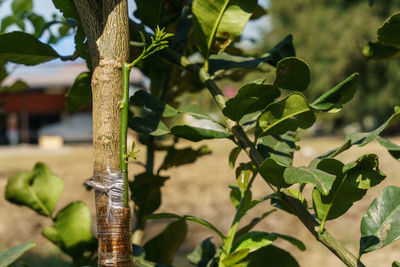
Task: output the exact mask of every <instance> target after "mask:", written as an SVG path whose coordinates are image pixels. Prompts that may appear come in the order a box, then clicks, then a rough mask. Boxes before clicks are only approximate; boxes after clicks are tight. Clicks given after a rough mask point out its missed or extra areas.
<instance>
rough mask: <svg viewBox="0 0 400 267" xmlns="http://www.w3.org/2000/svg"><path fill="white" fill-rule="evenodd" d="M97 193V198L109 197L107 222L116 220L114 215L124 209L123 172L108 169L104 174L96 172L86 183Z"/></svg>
mask: <svg viewBox="0 0 400 267" xmlns="http://www.w3.org/2000/svg"><path fill="white" fill-rule="evenodd" d="M86 184H87V185H88V186H91V187H92V188H93V189H94V191H95V192H96V198H97V197H99V196H100V195H102V194H105V195H107V198H108V205H107V216H106V222H107V223H109V222H110V221H113V220H114V215H113V214H114V213H115V212H117V210H119V209H123V208H124V201H123V195H124V176H123V174H122V173H121V171H119V170H118V171H113V170H110V169H109V168H107V169H106V170H105V171H102V172H95V173H94V175H93V177H92V178H91V179H90V180H89V181H87V182H86Z"/></svg>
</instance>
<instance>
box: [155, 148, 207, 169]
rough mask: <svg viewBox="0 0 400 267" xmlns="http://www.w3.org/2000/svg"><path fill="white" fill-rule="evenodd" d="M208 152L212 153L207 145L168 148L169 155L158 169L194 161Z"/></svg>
mask: <svg viewBox="0 0 400 267" xmlns="http://www.w3.org/2000/svg"><path fill="white" fill-rule="evenodd" d="M208 154H211V150H210V149H209V148H208V147H207V146H206V145H203V146H201V147H200V148H199V149H197V150H194V149H192V148H191V147H187V148H183V149H176V148H174V147H171V148H170V149H168V153H167V156H166V157H165V158H164V162H163V163H162V164H161V166H160V168H159V170H158V171H160V170H167V169H169V168H172V167H178V166H181V165H184V164H190V163H193V162H195V161H196V160H197V158H199V157H201V156H204V155H208Z"/></svg>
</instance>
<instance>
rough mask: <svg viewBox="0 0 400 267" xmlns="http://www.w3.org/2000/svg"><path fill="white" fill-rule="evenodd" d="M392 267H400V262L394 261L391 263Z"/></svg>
mask: <svg viewBox="0 0 400 267" xmlns="http://www.w3.org/2000/svg"><path fill="white" fill-rule="evenodd" d="M392 267H400V262H398V261H394V262H393V263H392Z"/></svg>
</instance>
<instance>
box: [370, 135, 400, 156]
mask: <svg viewBox="0 0 400 267" xmlns="http://www.w3.org/2000/svg"><path fill="white" fill-rule="evenodd" d="M375 140H376V141H377V142H378V143H379V144H380V145H381V146H383V147H384V148H386V149H387V150H388V151H389V153H390V155H392V157H393V158H395V159H397V160H400V146H398V145H396V144H395V143H392V142H390V141H389V140H387V139H384V138H382V137H380V136H377V137H376V139H375Z"/></svg>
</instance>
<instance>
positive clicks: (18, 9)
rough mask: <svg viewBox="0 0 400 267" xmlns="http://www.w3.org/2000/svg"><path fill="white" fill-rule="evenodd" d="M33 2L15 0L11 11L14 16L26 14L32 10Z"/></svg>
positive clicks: (30, 0)
mask: <svg viewBox="0 0 400 267" xmlns="http://www.w3.org/2000/svg"><path fill="white" fill-rule="evenodd" d="M32 7H33V4H32V0H14V1H13V2H12V4H11V9H12V11H13V13H14V14H21V13H26V12H29V11H31V10H32Z"/></svg>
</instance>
